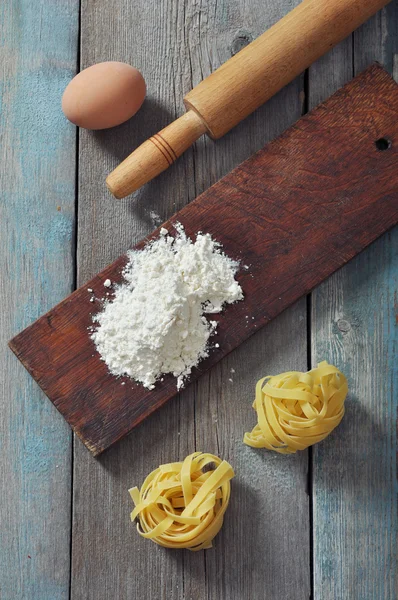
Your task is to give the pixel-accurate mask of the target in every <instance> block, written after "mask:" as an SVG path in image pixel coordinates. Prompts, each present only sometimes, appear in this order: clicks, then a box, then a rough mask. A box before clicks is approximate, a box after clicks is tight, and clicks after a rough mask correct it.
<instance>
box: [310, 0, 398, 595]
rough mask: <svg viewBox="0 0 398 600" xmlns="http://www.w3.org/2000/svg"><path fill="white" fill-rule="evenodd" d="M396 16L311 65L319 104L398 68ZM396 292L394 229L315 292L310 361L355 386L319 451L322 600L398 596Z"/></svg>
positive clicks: (392, 10) (393, 7)
mask: <svg viewBox="0 0 398 600" xmlns="http://www.w3.org/2000/svg"><path fill="white" fill-rule="evenodd" d="M397 17H398V4H397V3H394V2H393V3H392V4H390V5H389V6H388V7H387V8H386V9H384V11H382V12H381V13H379V14H378V15H376V16H375V17H374V18H373V19H372V20H371V21H370V22H369V23H367V24H366V25H365V26H364V27H362V28H361V29H360V30H359V31H358V32H356V33H355V34H354V36H353V41H354V46H352V40H349V41H348V42H346V43H345V44H344V45H343V46H340V47H339V48H337V49H336V50H335V51H334V53H332V54H331V55H328V56H327V57H325V59H323V61H322V62H320V63H318V64H317V65H315V66H314V67H313V68H311V70H310V94H311V95H310V98H311V103H312V104H316V103H318V102H319V101H321V100H323V99H324V97H325V96H327V95H329V94H330V93H331V92H333V91H334V89H335V88H336V87H337V86H338V85H341V84H343V83H344V82H345V81H346V80H347V79H348V78H350V77H351V75H352V73H353V72H354V73H357V72H359V71H360V70H362V69H363V68H365V67H366V66H367V65H368V64H369V63H370V62H372V61H374V60H378V61H379V62H381V63H383V64H384V65H385V66H386V67H387V68H388V69H390V70H393V65H394V62H395V65H397V62H396V56H397V54H398V38H397V33H398V30H397V22H398V21H397ZM352 48H354V63H353V62H352ZM394 55H395V60H394ZM395 76H398V71H397V69H395ZM380 135H388V132H380ZM353 143H355V140H353ZM397 290H398V229H397V228H395V230H393V231H392V232H391V233H389V234H387V235H385V236H384V237H383V238H382V239H380V240H378V241H377V242H376V243H375V244H374V245H373V246H372V247H370V248H369V249H368V250H366V251H365V252H363V253H362V254H361V255H360V256H358V257H357V258H356V259H355V260H354V261H353V262H352V263H350V264H349V265H347V266H346V267H345V268H344V269H342V270H341V271H339V272H338V273H336V274H335V275H334V276H333V277H332V278H330V279H329V280H328V281H327V282H325V283H324V284H323V285H322V286H320V287H319V288H318V289H317V290H316V291H315V292H314V293H313V297H312V299H313V304H312V307H313V310H312V350H313V363H314V364H315V363H316V362H317V361H318V360H322V359H327V360H329V361H330V362H333V363H334V364H336V365H337V366H338V367H339V368H340V369H341V370H342V371H343V372H344V373H345V374H346V375H347V377H348V380H349V387H350V394H349V397H348V400H347V412H346V416H345V417H344V420H343V422H342V424H341V425H340V427H339V428H338V429H337V430H336V431H335V432H334V433H333V434H332V435H331V436H330V438H328V439H327V440H326V441H325V442H323V443H322V444H319V445H318V446H316V447H314V449H313V518H314V523H313V525H314V527H313V534H314V552H313V556H314V599H315V600H332V599H333V600H336V599H337V598H338V599H339V600H376V599H377V600H390V599H393V598H397V597H398V589H397V585H398V582H397V578H396V569H397V539H398V520H397V508H398V505H397V497H398V486H397V427H396V419H397V410H398V395H397V390H398V365H397V350H398V335H397V334H398V315H397V308H398V307H397Z"/></svg>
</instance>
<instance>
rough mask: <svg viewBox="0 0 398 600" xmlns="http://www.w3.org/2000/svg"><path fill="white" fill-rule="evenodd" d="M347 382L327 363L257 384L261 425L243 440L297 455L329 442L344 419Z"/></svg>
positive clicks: (260, 446) (258, 411) (257, 409)
mask: <svg viewBox="0 0 398 600" xmlns="http://www.w3.org/2000/svg"><path fill="white" fill-rule="evenodd" d="M347 393H348V386H347V380H346V378H345V377H344V375H343V373H341V372H340V371H339V370H338V369H337V368H336V367H334V366H333V365H329V364H328V363H327V362H326V361H323V362H321V363H319V364H318V367H317V368H316V369H312V370H311V371H308V373H301V372H300V371H289V372H287V373H281V374H280V375H276V376H274V377H271V376H270V377H264V378H263V379H260V381H258V382H257V385H256V397H255V400H254V403H253V408H254V409H255V410H256V412H257V421H258V423H257V425H256V426H255V427H254V429H253V431H251V432H250V433H245V436H244V438H243V441H244V443H245V444H247V445H248V446H252V447H253V448H268V450H274V451H275V452H280V453H281V454H293V453H294V452H296V451H297V450H304V449H305V448H308V446H312V445H313V444H316V443H317V442H320V441H321V440H323V439H325V437H327V436H328V435H329V433H330V432H331V431H333V429H334V428H335V427H337V425H338V424H339V423H340V421H341V419H342V418H343V416H344V401H345V399H346V396H347Z"/></svg>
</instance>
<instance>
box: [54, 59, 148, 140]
mask: <svg viewBox="0 0 398 600" xmlns="http://www.w3.org/2000/svg"><path fill="white" fill-rule="evenodd" d="M145 93H146V86H145V81H144V78H143V76H142V75H141V73H140V72H139V71H138V70H137V69H135V68H134V67H132V66H131V65H126V64H125V63H121V62H103V63H98V64H96V65H93V66H92V67H88V68H87V69H84V71H81V72H80V73H78V75H76V77H74V78H73V79H72V81H71V82H70V83H69V84H68V86H67V87H66V89H65V91H64V95H63V96H62V110H63V111H64V114H65V116H66V118H67V119H69V121H71V122H72V123H74V124H75V125H79V127H85V128H86V129H107V128H108V127H114V126H115V125H120V123H123V122H124V121H127V119H130V117H132V116H133V115H135V113H136V112H137V110H138V109H139V108H140V107H141V104H142V103H143V102H144V98H145Z"/></svg>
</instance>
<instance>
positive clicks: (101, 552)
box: [71, 0, 309, 600]
mask: <svg viewBox="0 0 398 600" xmlns="http://www.w3.org/2000/svg"><path fill="white" fill-rule="evenodd" d="M296 3H297V1H295V0H284V1H283V2H282V1H279V2H276V3H275V2H272V1H269V0H267V1H266V2H264V1H263V0H261V1H260V0H249V1H246V2H241V0H228V1H221V2H220V0H218V1H217V2H216V1H213V0H209V1H208V2H199V1H198V0H189V1H187V2H185V3H180V2H167V1H165V0H162V1H160V2H159V1H154V0H152V1H151V2H143V0H140V1H139V2H136V3H134V4H132V3H130V2H127V0H125V1H121V0H119V2H118V3H117V5H116V9H115V5H113V6H112V7H110V6H109V3H107V2H105V1H101V2H96V3H95V4H94V3H91V2H90V3H87V2H83V12H82V25H83V30H82V61H83V62H82V66H87V65H88V64H90V63H91V62H93V61H94V60H104V59H106V58H107V57H109V56H112V57H114V58H118V59H119V60H130V61H131V62H133V63H134V64H136V65H137V66H138V67H140V68H141V69H142V70H143V73H144V75H145V78H146V80H147V82H148V90H149V97H148V99H147V101H146V103H145V104H144V106H143V108H142V110H141V113H140V117H141V118H140V119H138V120H137V121H132V122H131V123H129V124H126V126H123V127H122V128H120V129H119V131H109V132H103V133H102V134H101V135H100V136H91V135H90V134H87V133H86V132H82V134H83V135H82V137H81V146H80V165H81V167H80V190H81V193H80V204H79V206H80V211H79V223H80V227H79V281H80V283H83V282H84V281H85V280H87V279H89V278H90V277H91V276H93V275H94V274H95V273H96V272H98V270H100V269H101V268H103V267H104V266H105V265H106V264H108V263H109V262H110V261H111V260H114V259H115V258H116V257H117V256H119V255H120V254H121V253H122V252H123V251H125V248H126V247H127V246H128V245H130V244H131V243H132V242H137V241H139V240H140V239H141V238H142V237H143V236H144V235H145V234H147V233H149V232H150V231H151V230H152V229H153V228H154V226H155V225H158V224H160V223H161V222H162V221H165V220H166V218H168V217H169V216H170V215H172V214H173V213H174V212H175V211H176V210H178V209H180V208H182V207H183V206H184V205H185V204H186V203H187V202H189V201H190V200H192V199H193V198H195V196H197V195H198V194H199V193H201V192H203V191H204V190H205V189H207V188H208V187H209V186H210V185H211V184H213V183H214V182H215V181H216V180H217V179H219V178H220V177H221V176H223V175H225V174H226V173H227V172H229V171H230V170H231V169H232V168H233V167H235V166H236V165H237V164H239V163H240V162H241V161H242V160H244V159H245V158H247V157H248V156H249V155H250V154H251V153H253V152H254V151H256V150H258V149H259V148H261V147H262V146H263V145H264V143H265V142H266V141H267V140H269V139H273V138H274V137H275V136H276V135H278V134H279V133H280V132H281V131H282V130H283V129H285V128H286V127H287V126H288V125H290V124H291V123H292V122H293V121H295V120H296V119H297V118H298V117H299V116H300V111H301V102H302V98H301V96H300V92H301V91H302V80H301V79H300V80H297V81H295V82H293V84H292V85H291V86H289V87H288V88H287V89H285V90H283V91H282V92H281V94H279V95H278V97H276V98H274V99H273V100H271V101H270V102H269V103H268V104H267V105H266V106H264V107H262V108H261V109H260V110H259V111H257V113H255V114H253V115H252V116H251V117H249V118H248V119H247V120H246V121H245V123H244V124H242V125H240V126H238V127H237V128H236V129H235V130H234V131H233V132H231V134H229V135H227V136H225V137H224V138H223V139H222V140H220V141H219V142H218V143H217V144H213V143H212V142H211V141H210V140H208V139H206V140H200V142H199V143H198V144H196V146H195V147H194V148H193V149H192V150H190V151H188V152H187V153H186V154H185V155H184V156H183V157H182V158H181V159H180V160H179V161H178V162H177V163H176V164H175V166H174V167H173V170H169V171H168V172H166V173H164V174H163V175H161V176H160V177H159V178H158V180H157V181H156V182H152V183H151V184H149V185H148V186H147V187H146V188H143V189H141V190H140V191H139V192H138V193H137V194H136V195H135V198H136V200H135V201H134V200H133V202H131V200H130V201H122V202H120V203H114V202H112V201H110V198H109V196H108V195H107V194H106V193H105V192H104V188H103V180H104V176H105V174H106V173H107V172H108V171H109V170H110V169H111V168H112V166H116V164H117V163H118V161H119V160H120V158H122V157H123V156H126V154H127V153H128V152H129V150H131V146H132V145H133V146H134V145H137V144H138V143H140V142H141V141H143V140H144V139H145V138H146V137H147V136H148V133H149V134H151V133H154V132H156V131H157V130H159V129H160V128H161V127H163V126H164V125H165V124H167V122H168V121H170V119H172V118H174V117H176V116H177V115H178V114H181V111H182V110H183V106H182V102H181V101H182V97H183V96H184V93H186V92H187V91H188V90H190V89H191V88H192V87H193V86H194V85H195V84H196V83H198V82H199V81H200V80H201V79H202V78H203V77H205V76H206V75H208V74H209V73H210V72H211V70H213V69H215V68H217V66H219V65H220V64H221V63H222V62H224V61H225V60H226V59H227V58H229V57H230V56H231V53H232V52H236V51H237V49H238V48H239V47H241V45H242V44H245V43H247V41H248V40H250V39H252V38H253V37H256V36H257V35H259V34H260V33H261V32H262V31H264V29H265V28H266V27H268V26H270V25H272V24H273V23H274V22H276V21H277V20H278V19H279V18H280V17H282V16H283V15H284V14H285V13H286V12H287V11H288V10H290V9H291V8H292V7H293V6H294V4H296ZM116 32H117V35H115V33H116ZM161 57H164V60H162V59H161ZM132 142H133V144H132ZM305 314H306V310H305V301H300V302H299V303H297V304H296V305H295V306H294V307H293V308H292V309H289V310H288V311H285V313H284V314H283V315H281V317H279V318H277V319H276V320H275V321H273V323H271V324H270V325H269V326H268V327H267V329H266V330H263V331H261V332H259V333H258V334H256V336H254V337H253V338H252V339H251V340H250V341H248V342H247V343H246V344H245V345H243V346H242V347H241V348H239V349H238V350H236V351H235V352H234V353H232V354H231V355H230V356H229V357H228V358H226V359H225V360H224V361H223V362H222V363H220V364H219V365H217V366H216V367H215V368H214V369H212V371H211V373H209V374H204V375H203V376H202V377H201V379H200V382H198V384H194V385H192V386H190V388H189V389H187V390H185V391H184V392H183V393H182V394H180V395H179V396H178V397H176V398H174V399H173V400H171V401H170V402H169V403H168V404H167V405H165V406H164V407H163V408H162V409H161V410H160V411H158V412H157V413H155V414H154V415H152V417H151V418H150V419H147V420H146V421H145V422H144V423H143V424H141V425H140V426H139V427H137V428H136V429H135V432H134V435H133V436H129V437H128V438H126V439H125V440H123V441H122V442H121V443H120V444H118V445H117V446H116V447H115V448H113V449H111V450H110V451H109V452H108V453H106V454H104V456H103V457H101V459H100V460H99V461H93V460H92V458H91V456H90V455H89V453H88V452H87V451H86V449H85V448H84V447H83V445H82V444H80V442H77V443H76V446H75V461H74V484H75V485H74V490H75V492H74V509H73V514H74V520H73V548H72V564H73V569H72V593H71V597H72V599H73V600H80V599H83V598H84V599H86V598H87V599H89V600H105V599H106V600H107V599H108V598H110V597H111V598H113V597H117V598H120V599H121V600H124V599H129V600H130V599H131V598H140V597H141V598H145V599H148V600H149V599H153V600H155V599H156V600H166V599H170V598H171V599H174V600H189V599H192V600H197V599H202V598H209V599H212V600H213V599H215V598H217V599H218V598H220V599H222V600H242V599H243V598H246V597H247V598H256V599H258V600H261V599H263V598H264V599H265V598H267V600H268V599H269V600H276V599H280V598H284V597H286V598H287V597H294V598H295V599H297V600H304V599H305V600H307V598H308V596H309V546H308V539H309V536H308V520H307V518H306V516H307V513H308V497H307V494H306V489H305V473H306V468H307V460H306V454H303V455H301V456H297V457H295V458H294V460H292V461H290V464H289V465H288V466H287V465H286V463H285V462H282V461H278V460H272V458H271V457H270V460H266V459H265V457H264V456H260V455H258V456H257V458H256V461H255V463H253V462H252V458H253V455H252V454H251V453H249V452H247V448H245V447H244V446H243V444H242V443H241V435H242V433H243V430H244V429H245V428H247V429H248V428H250V427H251V425H252V423H253V416H254V415H253V414H252V410H251V408H250V403H251V399H252V394H253V384H254V381H255V378H256V377H258V376H259V375H260V374H262V373H263V371H264V370H266V369H269V370H272V371H274V372H276V371H280V370H283V368H284V367H285V366H286V363H287V362H288V363H289V365H291V366H293V367H296V368H299V369H305V367H306V327H305ZM292 329H293V330H294V332H295V334H296V337H295V344H290V343H288V342H286V340H287V339H288V336H289V334H290V333H291V331H292ZM231 368H234V369H235V373H231V372H230V369H231ZM229 378H233V383H231V382H230V381H228V386H226V379H229ZM239 423H241V426H239V425H238V424H239ZM232 436H233V437H232ZM196 448H198V449H201V448H204V449H206V448H207V449H209V450H214V451H219V452H220V454H221V453H223V454H224V455H225V458H230V460H231V462H232V463H233V464H234V466H235V467H236V468H237V470H238V471H239V479H240V481H241V482H242V485H241V486H239V484H237V486H235V483H236V480H235V482H234V487H233V499H232V502H231V505H230V507H229V514H227V515H226V519H225V523H224V527H223V530H222V532H221V533H220V534H219V536H218V537H217V539H216V546H215V549H214V550H213V551H211V552H207V553H205V554H204V553H202V552H200V553H197V554H192V553H188V552H180V553H175V552H167V551H165V550H164V549H161V548H158V547H156V546H155V545H153V544H151V543H145V542H146V540H142V539H141V538H139V536H138V535H136V533H135V531H134V528H132V526H131V525H130V522H129V513H130V510H131V508H132V507H131V500H130V498H129V496H128V494H127V488H128V487H129V486H131V485H132V484H134V483H138V484H139V483H141V482H142V481H143V479H144V477H145V476H146V474H147V473H148V472H149V471H151V470H152V469H153V468H154V467H155V466H157V465H158V464H159V463H161V462H165V461H167V460H171V459H175V458H179V459H182V458H184V456H186V455H187V454H188V453H189V452H192V450H194V449H196ZM267 459H268V457H267ZM276 475H280V476H279V477H276ZM252 477H253V481H254V482H255V490H254V492H250V488H249V485H248V484H249V482H250V481H251V478H252ZM281 498H283V508H282V510H281ZM246 508H248V509H251V510H252V509H253V510H254V509H256V510H257V514H262V515H264V526H263V527H261V528H259V527H257V526H256V520H255V519H254V518H253V516H252V515H251V513H250V512H246V510H245V509H246ZM270 515H272V520H271V519H270V518H269V516H270ZM229 517H231V518H229ZM270 522H271V523H270ZM235 523H237V524H238V529H237V528H236V526H235ZM246 531H247V532H248V534H247V535H246ZM223 536H226V538H225V541H223ZM227 541H228V545H227V544H226V542H227ZM250 543H251V545H250V546H249V544H250ZM220 544H223V548H222V550H223V551H222V552H221V548H220ZM298 547H300V552H297V551H296V549H297V548H298ZM240 550H242V552H240ZM249 555H250V556H251V561H250V565H249ZM268 565H273V568H272V569H269V568H268ZM248 567H250V568H248ZM253 573H255V575H253Z"/></svg>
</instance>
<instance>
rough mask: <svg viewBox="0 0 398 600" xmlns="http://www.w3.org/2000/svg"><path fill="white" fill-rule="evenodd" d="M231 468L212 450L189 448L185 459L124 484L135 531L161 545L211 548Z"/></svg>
mask: <svg viewBox="0 0 398 600" xmlns="http://www.w3.org/2000/svg"><path fill="white" fill-rule="evenodd" d="M234 475H235V474H234V471H233V469H232V467H231V465H230V464H229V463H227V462H226V461H225V460H221V459H220V458H218V456H214V455H213V454H206V453H203V452H194V453H193V454H190V455H189V456H187V457H186V459H185V460H184V462H176V463H170V464H167V465H161V466H160V467H159V468H157V469H156V470H155V471H153V472H152V473H150V474H149V475H148V477H147V478H146V479H145V481H144V483H143V484H142V487H141V489H140V490H139V489H138V488H137V487H134V488H131V489H130V490H129V493H130V496H131V497H132V499H133V502H134V504H135V509H134V510H133V512H132V513H131V520H132V521H135V520H136V521H137V531H138V533H139V534H140V535H141V536H142V537H145V538H149V539H151V540H152V541H153V542H156V543H157V544H159V545H160V546H165V547H166V548H189V550H193V551H196V550H202V549H204V548H211V546H212V543H211V542H212V540H213V538H214V537H215V536H216V535H217V533H218V532H219V531H220V529H221V527H222V524H223V519H224V513H225V511H226V509H227V506H228V503H229V497H230V493H231V484H230V480H231V479H232V477H234Z"/></svg>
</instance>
